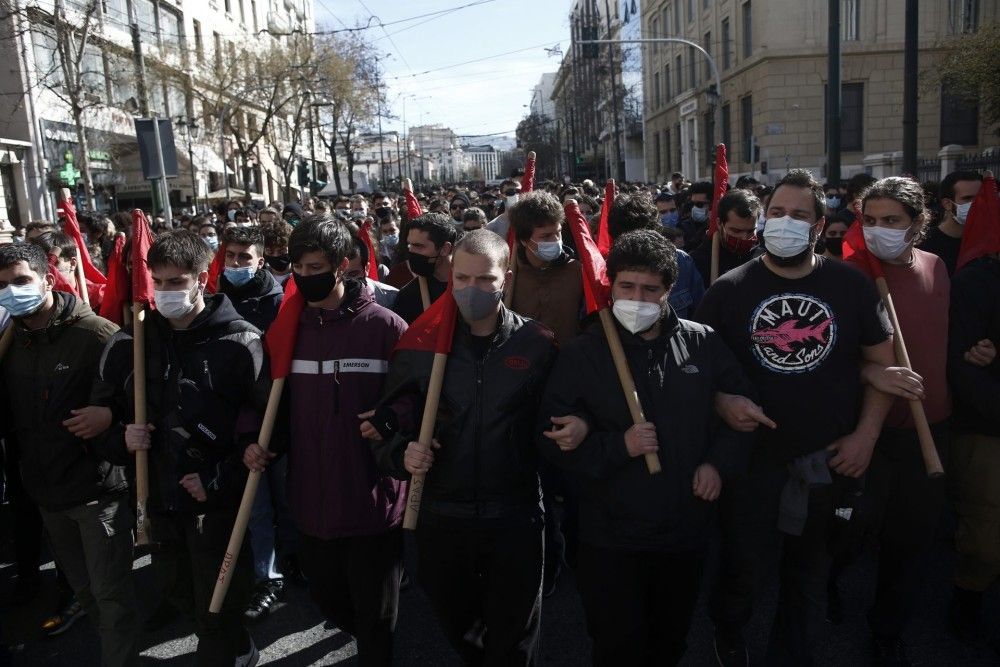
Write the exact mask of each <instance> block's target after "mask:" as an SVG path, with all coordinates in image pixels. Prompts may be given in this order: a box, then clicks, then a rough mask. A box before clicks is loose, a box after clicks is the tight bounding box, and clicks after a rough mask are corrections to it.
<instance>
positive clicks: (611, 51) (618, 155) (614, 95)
mask: <svg viewBox="0 0 1000 667" xmlns="http://www.w3.org/2000/svg"><path fill="white" fill-rule="evenodd" d="M604 16H605V19H606V23H607V25H608V39H611V11H610V10H609V9H608V0H604ZM608 61H609V65H608V66H609V67H610V68H611V113H612V114H614V117H615V166H614V169H612V170H611V173H612V175H613V177H614V179H615V180H616V181H617V180H621V178H622V176H623V174H622V173H621V172H622V143H621V142H622V134H621V127H620V125H619V123H620V119H619V118H618V86H617V85H615V45H614V44H608Z"/></svg>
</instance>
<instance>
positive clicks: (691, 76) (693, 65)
mask: <svg viewBox="0 0 1000 667" xmlns="http://www.w3.org/2000/svg"><path fill="white" fill-rule="evenodd" d="M696 55H697V52H696V51H695V50H694V47H693V46H689V47H688V85H690V86H691V87H692V88H697V87H698V63H697V58H695V56H696Z"/></svg>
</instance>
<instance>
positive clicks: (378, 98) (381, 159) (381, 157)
mask: <svg viewBox="0 0 1000 667" xmlns="http://www.w3.org/2000/svg"><path fill="white" fill-rule="evenodd" d="M378 61H379V58H378V56H375V104H376V106H377V110H376V113H377V114H378V163H379V180H380V181H381V182H382V183H381V185H382V187H383V188H384V187H385V149H383V148H382V88H381V86H380V84H379V80H378V79H379V69H378Z"/></svg>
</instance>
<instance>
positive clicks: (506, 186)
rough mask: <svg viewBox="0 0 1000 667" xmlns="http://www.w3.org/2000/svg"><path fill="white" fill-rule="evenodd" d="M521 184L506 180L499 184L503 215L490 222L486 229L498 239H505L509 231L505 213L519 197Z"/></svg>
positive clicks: (508, 222) (508, 221)
mask: <svg viewBox="0 0 1000 667" xmlns="http://www.w3.org/2000/svg"><path fill="white" fill-rule="evenodd" d="M520 191H521V183H520V182H519V181H515V180H512V179H508V180H506V181H504V182H503V183H501V184H500V194H501V195H502V196H503V211H504V212H503V213H501V214H500V215H498V216H497V217H495V218H493V219H492V220H490V222H489V224H488V225H486V229H488V230H490V231H491V232H493V233H494V234H496V235H498V236H499V237H500V238H503V239H505V238H507V231H508V230H509V229H510V220H508V218H507V211H509V210H510V209H511V207H512V206H514V204H516V203H517V199H518V197H519V196H520V194H519V193H520Z"/></svg>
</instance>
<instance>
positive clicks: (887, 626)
mask: <svg viewBox="0 0 1000 667" xmlns="http://www.w3.org/2000/svg"><path fill="white" fill-rule="evenodd" d="M931 432H932V433H933V435H934V442H935V444H936V445H937V446H938V450H939V452H943V448H944V445H945V443H946V442H947V440H946V439H947V435H948V434H947V429H946V428H945V427H944V425H943V424H936V425H934V426H932V427H931ZM941 459H942V460H947V459H946V457H945V456H944V455H943V454H942V455H941ZM866 481H867V489H866V492H867V493H868V494H869V495H871V496H872V501H873V503H874V506H875V509H876V516H877V517H878V519H879V532H878V549H879V551H878V578H877V580H876V587H875V604H874V606H873V607H872V608H871V610H870V611H869V613H868V624H869V627H870V628H871V630H872V634H874V635H876V636H880V637H898V636H899V635H900V634H901V633H902V631H903V629H904V627H905V625H906V622H907V621H908V620H909V617H910V612H911V611H912V609H913V605H914V602H915V597H916V596H915V594H916V591H917V586H918V583H919V582H918V580H917V577H918V575H919V572H920V567H921V565H922V564H923V561H924V558H925V556H926V554H927V550H928V548H929V547H930V545H931V543H932V541H933V539H934V533H935V529H936V528H937V525H938V521H939V519H940V518H941V511H942V509H943V508H944V503H945V493H946V482H945V478H944V477H943V476H941V477H937V478H933V479H932V478H930V477H928V476H927V471H926V469H925V468H924V461H923V458H922V457H921V455H920V443H919V441H918V439H917V432H916V430H914V429H902V430H901V429H884V430H883V431H882V435H881V437H879V440H878V443H877V444H876V445H875V451H874V453H873V455H872V462H871V465H870V466H869V468H868V474H867V480H866Z"/></svg>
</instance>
